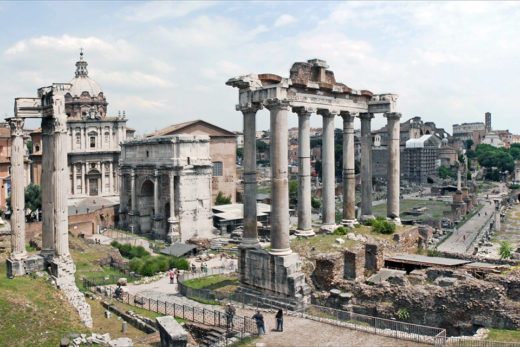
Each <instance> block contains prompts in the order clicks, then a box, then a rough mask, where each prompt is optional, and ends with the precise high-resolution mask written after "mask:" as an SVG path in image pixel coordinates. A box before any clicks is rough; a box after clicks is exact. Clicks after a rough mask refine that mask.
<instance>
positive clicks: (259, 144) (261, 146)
mask: <svg viewBox="0 0 520 347" xmlns="http://www.w3.org/2000/svg"><path fill="white" fill-rule="evenodd" d="M256 150H257V151H258V152H260V153H264V152H267V151H269V145H268V144H267V143H265V142H264V141H262V140H256Z"/></svg>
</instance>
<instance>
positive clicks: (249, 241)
mask: <svg viewBox="0 0 520 347" xmlns="http://www.w3.org/2000/svg"><path fill="white" fill-rule="evenodd" d="M260 108H261V107H260V106H259V105H253V106H252V107H248V108H243V109H241V111H242V114H243V116H244V162H243V165H244V174H243V178H244V198H243V201H244V234H243V238H242V242H241V243H240V247H242V248H258V247H260V244H259V243H258V231H257V220H256V217H257V211H256V186H257V182H256V112H257V111H258V110H259V109H260Z"/></svg>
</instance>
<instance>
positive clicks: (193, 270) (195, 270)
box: [191, 264, 197, 273]
mask: <svg viewBox="0 0 520 347" xmlns="http://www.w3.org/2000/svg"><path fill="white" fill-rule="evenodd" d="M191 272H193V273H195V272H197V266H195V264H191Z"/></svg>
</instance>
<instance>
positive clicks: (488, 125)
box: [484, 112, 492, 132]
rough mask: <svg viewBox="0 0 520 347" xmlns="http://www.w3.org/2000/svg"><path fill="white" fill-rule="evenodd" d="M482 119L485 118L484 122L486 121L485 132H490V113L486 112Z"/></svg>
mask: <svg viewBox="0 0 520 347" xmlns="http://www.w3.org/2000/svg"><path fill="white" fill-rule="evenodd" d="M484 117H485V121H486V131H487V132H489V131H491V129H492V128H491V112H486V113H485V114H484Z"/></svg>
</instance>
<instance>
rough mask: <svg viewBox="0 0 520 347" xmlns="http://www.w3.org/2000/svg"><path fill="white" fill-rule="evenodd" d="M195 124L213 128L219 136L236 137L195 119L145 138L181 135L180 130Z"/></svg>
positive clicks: (173, 125)
mask: <svg viewBox="0 0 520 347" xmlns="http://www.w3.org/2000/svg"><path fill="white" fill-rule="evenodd" d="M195 124H202V125H204V126H207V127H209V128H213V129H215V130H217V131H219V132H221V133H222V135H221V136H236V134H235V133H233V132H231V131H229V130H226V129H223V128H221V127H219V126H216V125H214V124H211V123H208V122H206V121H203V120H202V119H197V120H193V121H189V122H184V123H178V124H172V125H170V126H167V127H166V128H163V129H160V130H157V131H155V132H154V133H151V134H148V135H146V136H147V137H152V136H165V135H173V134H180V133H182V129H186V128H188V127H190V126H192V125H195Z"/></svg>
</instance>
